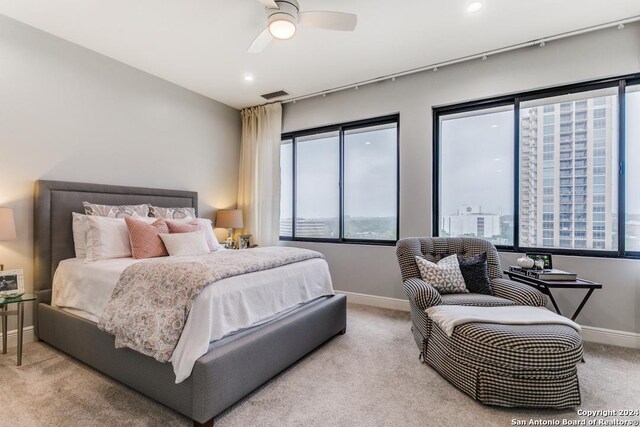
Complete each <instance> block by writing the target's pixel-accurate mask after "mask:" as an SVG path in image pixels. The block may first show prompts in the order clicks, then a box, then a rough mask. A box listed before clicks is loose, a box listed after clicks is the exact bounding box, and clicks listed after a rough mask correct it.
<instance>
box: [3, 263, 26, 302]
mask: <svg viewBox="0 0 640 427" xmlns="http://www.w3.org/2000/svg"><path fill="white" fill-rule="evenodd" d="M22 294H24V276H23V273H22V270H6V271H0V298H5V299H8V298H16V297H19V296H20V295H22Z"/></svg>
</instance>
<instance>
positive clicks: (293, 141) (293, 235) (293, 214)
mask: <svg viewBox="0 0 640 427" xmlns="http://www.w3.org/2000/svg"><path fill="white" fill-rule="evenodd" d="M291 144H292V151H293V155H292V156H291V157H292V159H293V168H292V171H293V173H292V175H293V179H292V180H291V186H292V187H293V188H292V189H291V191H293V194H292V198H291V200H292V203H291V205H292V206H291V211H292V212H291V221H292V223H291V240H295V239H296V222H297V219H296V204H297V203H298V198H297V197H296V194H297V193H296V192H297V184H296V182H297V181H298V168H297V154H296V147H297V145H298V143H297V138H296V137H292V138H291Z"/></svg>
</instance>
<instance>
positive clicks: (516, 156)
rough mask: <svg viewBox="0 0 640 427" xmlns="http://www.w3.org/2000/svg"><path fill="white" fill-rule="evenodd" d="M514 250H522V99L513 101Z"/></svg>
mask: <svg viewBox="0 0 640 427" xmlns="http://www.w3.org/2000/svg"><path fill="white" fill-rule="evenodd" d="M513 143H514V146H513V249H514V250H515V251H519V248H520V98H515V99H514V101H513Z"/></svg>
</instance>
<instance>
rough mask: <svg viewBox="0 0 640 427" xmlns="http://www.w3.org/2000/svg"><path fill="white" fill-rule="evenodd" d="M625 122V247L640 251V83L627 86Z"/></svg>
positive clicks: (628, 249) (630, 250) (631, 250)
mask: <svg viewBox="0 0 640 427" xmlns="http://www.w3.org/2000/svg"><path fill="white" fill-rule="evenodd" d="M625 122H626V125H627V129H626V138H625V141H626V144H625V148H626V150H625V152H626V162H625V165H626V166H625V172H626V189H625V194H626V196H627V199H626V204H625V208H626V212H625V218H624V225H625V233H624V236H625V248H626V250H627V251H629V252H636V253H640V85H635V86H630V87H628V88H627V94H626V121H625Z"/></svg>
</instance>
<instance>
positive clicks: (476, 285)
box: [458, 252, 493, 295]
mask: <svg viewBox="0 0 640 427" xmlns="http://www.w3.org/2000/svg"><path fill="white" fill-rule="evenodd" d="M458 263H459V264H460V272H461V273H462V277H464V283H465V284H466V285H467V289H468V290H469V292H473V293H476V294H485V295H493V291H492V290H491V281H490V280H489V271H488V267H487V253H486V252H483V253H481V254H480V255H476V256H472V257H469V258H463V257H461V256H458Z"/></svg>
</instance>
